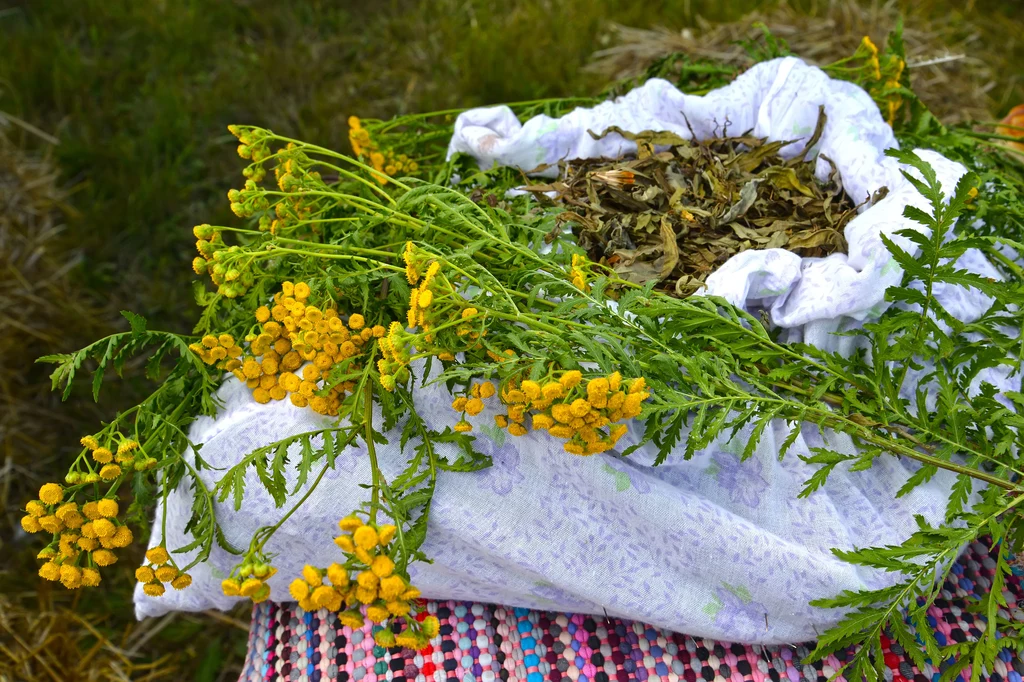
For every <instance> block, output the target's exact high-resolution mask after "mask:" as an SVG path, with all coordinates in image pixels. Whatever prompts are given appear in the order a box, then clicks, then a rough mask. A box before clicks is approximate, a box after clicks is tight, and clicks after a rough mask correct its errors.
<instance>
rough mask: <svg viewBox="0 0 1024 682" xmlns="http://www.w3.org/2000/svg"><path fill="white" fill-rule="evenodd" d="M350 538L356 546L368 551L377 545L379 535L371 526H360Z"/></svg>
mask: <svg viewBox="0 0 1024 682" xmlns="http://www.w3.org/2000/svg"><path fill="white" fill-rule="evenodd" d="M352 540H353V541H354V542H355V544H356V546H357V547H362V548H363V549H365V550H367V551H369V550H371V549H373V548H374V547H376V546H377V544H378V540H379V537H378V535H377V531H376V530H374V528H373V527H372V526H360V527H359V528H357V529H356V530H355V532H354V533H353V534H352Z"/></svg>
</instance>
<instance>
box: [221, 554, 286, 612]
mask: <svg viewBox="0 0 1024 682" xmlns="http://www.w3.org/2000/svg"><path fill="white" fill-rule="evenodd" d="M276 573H277V569H276V568H274V567H273V566H271V565H270V564H268V563H267V561H266V558H265V557H262V556H254V557H251V558H249V559H248V560H246V561H245V562H243V563H242V564H240V565H238V566H236V567H235V568H234V570H233V571H232V572H231V575H229V576H228V577H227V578H225V579H224V580H223V581H221V584H220V588H221V590H222V591H223V592H224V594H225V595H227V596H229V597H249V598H250V599H252V600H253V602H255V603H257V604H258V603H260V602H262V601H266V600H267V599H268V598H269V597H270V585H268V584H267V581H268V580H270V579H271V578H272V577H274V574H276Z"/></svg>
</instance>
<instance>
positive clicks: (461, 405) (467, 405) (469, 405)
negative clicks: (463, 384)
mask: <svg viewBox="0 0 1024 682" xmlns="http://www.w3.org/2000/svg"><path fill="white" fill-rule="evenodd" d="M494 393H495V390H494V384H492V383H491V382H489V381H485V382H483V383H479V384H473V385H472V386H470V389H469V395H468V396H458V397H456V398H455V400H453V401H452V409H453V410H455V411H456V412H461V413H462V418H461V419H460V420H459V421H458V423H457V424H456V425H455V430H456V431H458V432H460V433H466V432H468V431H472V430H473V426H472V425H471V424H470V423H469V422H468V421H467V420H466V415H469V416H470V417H475V416H476V415H478V414H480V413H481V412H483V410H484V400H485V399H487V398H490V397H491V396H493V395H494Z"/></svg>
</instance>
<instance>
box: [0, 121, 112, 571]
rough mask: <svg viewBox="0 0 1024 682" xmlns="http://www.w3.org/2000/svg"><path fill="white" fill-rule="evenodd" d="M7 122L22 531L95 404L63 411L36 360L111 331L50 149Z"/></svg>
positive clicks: (0, 450)
mask: <svg viewBox="0 0 1024 682" xmlns="http://www.w3.org/2000/svg"><path fill="white" fill-rule="evenodd" d="M7 121H9V119H7V118H6V117H4V116H3V115H2V114H0V504H2V505H3V507H2V509H3V511H4V513H5V516H6V519H5V520H6V522H7V523H6V527H7V528H12V527H17V526H18V523H17V520H18V516H19V514H18V511H17V510H18V508H19V507H21V505H23V504H24V502H25V500H26V499H30V498H31V497H32V496H33V495H34V493H35V491H36V490H38V486H39V484H40V483H42V482H43V480H44V479H47V478H49V477H52V475H53V473H52V471H53V470H54V469H57V468H58V467H56V466H52V464H53V462H54V458H55V457H60V456H61V455H63V454H66V453H67V450H66V448H67V446H68V444H67V443H63V442H61V438H62V437H66V435H67V434H66V431H67V430H68V428H70V425H71V424H73V423H75V421H74V420H75V419H76V417H77V418H78V419H81V417H82V416H83V413H86V414H87V413H90V412H91V411H92V409H93V408H92V406H91V405H90V403H89V402H88V401H86V400H75V401H73V402H72V404H70V405H68V407H70V408H71V409H70V410H68V409H61V405H60V399H59V397H58V396H57V395H56V394H53V393H51V391H50V381H49V379H48V376H47V375H48V374H49V369H48V367H47V366H45V365H37V364H36V363H35V360H36V358H38V357H39V356H40V355H44V354H47V353H55V352H61V351H64V352H66V351H68V350H72V349H73V348H74V347H75V344H76V343H80V342H82V340H83V339H87V338H89V337H90V336H92V335H94V334H97V333H101V332H103V331H105V329H104V328H103V326H102V325H101V324H99V322H98V320H99V319H101V318H103V317H104V315H102V314H100V313H99V312H98V311H97V308H96V306H94V305H91V304H90V303H89V302H88V300H87V299H84V298H83V296H82V295H81V292H80V290H79V288H77V287H76V286H75V283H74V282H73V281H72V278H71V273H72V271H73V270H74V269H75V268H76V267H77V266H78V265H79V263H80V260H81V254H79V253H78V252H76V251H75V250H74V249H73V248H70V247H69V246H68V245H67V244H65V243H64V242H63V240H62V231H63V220H64V218H65V217H66V216H68V215H69V214H70V212H71V211H72V209H71V208H70V207H69V206H68V205H67V204H66V203H65V199H66V192H65V190H64V189H63V188H61V187H60V185H59V183H58V178H57V172H56V170H55V168H54V167H53V165H52V164H51V162H50V160H49V159H48V158H47V156H46V154H45V153H43V154H39V153H29V152H27V151H25V150H24V148H23V146H24V145H19V144H16V143H15V142H14V141H13V138H14V137H15V135H17V132H15V131H14V130H12V129H11V127H10V126H7V127H5V126H3V125H2V124H3V123H4V122H7ZM96 416H98V415H96ZM78 423H80V422H78ZM5 535H6V532H4V533H3V534H0V551H4V549H5V548H4V545H5V542H6V540H7V538H6V537H5Z"/></svg>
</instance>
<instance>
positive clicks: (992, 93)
mask: <svg viewBox="0 0 1024 682" xmlns="http://www.w3.org/2000/svg"><path fill="white" fill-rule="evenodd" d="M900 15H901V11H900V7H899V5H898V4H897V3H896V2H893V1H891V0H890V2H886V3H884V4H874V5H865V4H863V3H858V2H856V0H829V1H828V2H826V3H824V4H823V6H819V7H818V9H817V10H816V11H814V12H813V13H812V14H807V13H806V11H804V12H801V11H800V10H797V9H795V8H794V7H792V6H791V5H790V4H789V3H788V2H786V1H785V0H783V1H782V2H781V3H779V4H778V5H777V6H775V7H774V8H773V9H771V10H768V11H762V10H757V11H754V12H752V13H750V14H748V15H746V16H745V17H744V18H743V19H741V20H739V21H735V22H730V23H723V24H712V23H710V22H707V21H705V20H703V19H701V18H700V17H698V18H697V20H696V22H695V23H696V26H694V27H692V28H685V29H683V30H682V31H679V32H676V31H671V30H669V29H666V28H653V29H639V28H630V27H627V26H622V25H618V24H613V25H612V26H611V30H612V33H613V34H614V38H613V41H614V42H615V43H617V44H615V45H613V46H612V47H609V48H606V49H603V50H599V51H598V52H595V53H594V55H593V57H592V61H591V63H590V64H589V65H588V66H587V69H588V70H589V71H592V72H596V73H598V74H600V75H602V76H604V77H607V78H614V79H620V78H631V77H634V76H637V75H639V74H641V73H642V72H643V71H644V69H645V68H647V67H648V66H649V65H651V64H652V63H653V62H655V61H656V60H658V59H660V58H662V57H665V56H667V55H670V54H672V53H676V52H681V53H684V54H687V55H689V56H690V57H692V58H704V59H709V60H715V61H720V62H724V63H726V64H730V65H735V66H738V67H746V66H749V65H750V64H751V59H750V56H749V54H748V53H747V52H746V50H744V48H743V47H742V46H741V45H740V44H738V43H739V41H744V40H747V41H749V40H756V39H757V38H758V37H760V36H761V31H760V29H759V28H758V27H756V26H754V24H755V23H756V22H761V23H763V24H765V25H767V27H768V28H769V30H771V32H772V33H773V34H775V35H776V36H777V37H779V38H782V39H784V40H785V41H786V42H787V43H788V44H789V48H790V50H791V51H792V52H793V53H794V54H797V55H799V56H800V57H801V58H803V59H804V60H805V61H807V62H809V63H812V64H816V65H825V64H829V63H831V62H834V61H836V60H838V59H841V58H844V57H848V56H850V55H851V54H853V52H854V51H855V50H856V49H857V46H858V45H859V44H860V41H861V38H862V37H863V36H865V35H868V36H871V38H872V40H873V41H874V42H875V43H876V44H877V45H878V46H879V47H881V46H882V45H884V41H885V38H886V34H887V32H888V31H889V29H891V28H892V27H893V26H895V25H896V22H897V20H898V19H899V17H900ZM905 16H906V18H905V27H904V31H903V38H904V41H905V42H906V49H907V61H908V67H909V68H910V69H911V79H912V83H913V86H914V90H915V92H917V94H918V96H920V97H921V99H922V100H923V101H924V102H925V103H926V104H927V105H928V107H929V108H930V109H931V110H932V111H933V112H934V113H935V114H936V115H937V116H938V117H939V118H940V119H941V120H942V121H943V122H945V123H957V122H961V121H968V120H991V119H993V118H994V113H995V111H996V110H998V109H1000V108H1002V107H1004V106H1005V104H1007V103H1004V102H1002V100H1003V99H1005V98H1006V97H1007V96H1009V91H1006V87H1003V86H1002V84H1000V81H999V78H1000V77H1003V78H1004V79H1005V78H1010V79H1011V80H1012V78H1013V76H1012V74H1013V73H1014V72H1013V64H1012V56H1010V55H1009V54H1008V51H1007V50H1008V48H1007V50H1004V51H1002V52H1000V49H1001V48H1000V47H998V46H996V45H987V44H986V40H987V41H988V42H989V43H991V42H992V36H983V32H982V31H981V30H980V29H979V28H978V27H977V26H975V25H972V24H970V23H969V22H966V21H963V20H962V18H958V17H955V16H954V15H953V14H952V13H951V12H932V13H931V14H929V15H927V16H925V15H924V14H923V13H922V12H917V11H915V10H914V9H910V10H909V11H908V12H907V14H906V15H905ZM1006 47H1007V46H1003V48H1006ZM983 57H984V58H983ZM1003 66H1005V67H1006V68H1007V69H1009V70H1010V71H1009V74H1010V75H1007V71H1006V70H1005V69H1003V68H1001V67H1003ZM997 74H1002V75H1001V76H1000V75H997ZM1009 87H1010V88H1011V89H1012V87H1013V83H1012V82H1011V83H1010V84H1009ZM1009 104H1013V102H1009Z"/></svg>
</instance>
